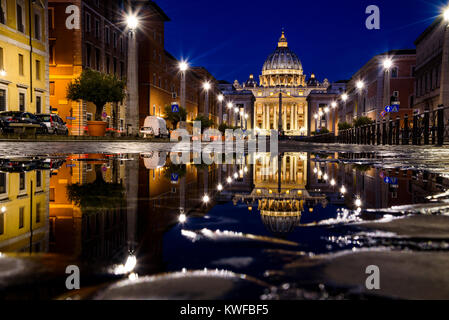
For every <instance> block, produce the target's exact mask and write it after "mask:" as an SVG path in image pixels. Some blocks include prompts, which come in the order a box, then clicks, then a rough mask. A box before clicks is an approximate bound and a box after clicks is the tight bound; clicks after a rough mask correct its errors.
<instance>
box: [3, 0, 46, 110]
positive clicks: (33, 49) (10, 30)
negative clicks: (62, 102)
mask: <svg viewBox="0 0 449 320" xmlns="http://www.w3.org/2000/svg"><path fill="white" fill-rule="evenodd" d="M47 18H48V16H47V1H40V2H39V1H36V2H35V1H26V0H0V111H7V110H12V111H24V112H25V111H26V112H31V113H43V112H49V109H50V107H49V95H48V92H49V87H48V39H47V32H46V30H47V23H48V19H47Z"/></svg>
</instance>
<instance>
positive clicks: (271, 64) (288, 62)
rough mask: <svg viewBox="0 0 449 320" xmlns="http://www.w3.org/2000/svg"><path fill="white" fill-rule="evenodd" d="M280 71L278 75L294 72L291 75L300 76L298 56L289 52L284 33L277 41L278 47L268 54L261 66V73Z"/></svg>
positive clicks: (300, 68)
mask: <svg viewBox="0 0 449 320" xmlns="http://www.w3.org/2000/svg"><path fill="white" fill-rule="evenodd" d="M276 70H279V71H281V72H280V73H286V72H287V73H290V72H289V71H296V72H292V73H297V72H298V73H300V74H302V72H303V69H302V64H301V61H300V60H299V58H298V56H297V55H296V54H295V53H294V52H293V51H292V50H290V48H289V47H288V42H287V39H286V37H285V34H284V32H282V36H281V38H280V39H279V43H278V47H277V48H276V50H275V51H274V52H273V53H272V54H270V55H269V56H268V58H267V60H266V61H265V63H264V65H263V69H262V71H263V72H265V71H276Z"/></svg>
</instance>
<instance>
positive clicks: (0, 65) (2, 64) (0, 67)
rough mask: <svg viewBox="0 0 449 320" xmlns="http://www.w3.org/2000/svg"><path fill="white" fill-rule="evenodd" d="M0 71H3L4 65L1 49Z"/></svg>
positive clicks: (0, 49)
mask: <svg viewBox="0 0 449 320" xmlns="http://www.w3.org/2000/svg"><path fill="white" fill-rule="evenodd" d="M0 70H5V65H4V62H3V48H0Z"/></svg>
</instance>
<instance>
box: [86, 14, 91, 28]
mask: <svg viewBox="0 0 449 320" xmlns="http://www.w3.org/2000/svg"><path fill="white" fill-rule="evenodd" d="M84 29H85V30H86V32H90V31H91V21H90V14H89V13H86V24H85V25H84Z"/></svg>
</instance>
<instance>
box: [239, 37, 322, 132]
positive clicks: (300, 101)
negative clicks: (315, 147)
mask: <svg viewBox="0 0 449 320" xmlns="http://www.w3.org/2000/svg"><path fill="white" fill-rule="evenodd" d="M234 87H235V89H236V90H237V91H238V90H245V91H252V93H253V95H254V97H255V99H256V101H255V103H254V108H253V115H252V122H253V126H254V128H255V129H256V130H258V131H260V132H261V133H262V134H269V132H270V130H272V129H274V130H277V129H279V128H281V129H282V131H283V133H284V134H285V135H289V136H304V135H307V132H308V126H309V121H310V120H309V119H308V116H309V114H308V102H307V97H308V96H309V94H310V93H311V92H312V91H315V92H316V91H319V92H323V93H325V92H327V90H328V88H329V81H328V80H327V79H325V80H324V81H323V82H322V83H320V82H319V81H318V80H317V79H316V78H315V75H313V74H311V76H310V77H309V78H308V79H307V78H306V75H305V74H304V70H303V66H302V63H301V61H300V59H299V58H298V56H297V55H296V54H295V53H294V52H293V51H292V50H291V49H290V48H289V47H288V42H287V38H286V37H285V34H284V32H282V35H281V38H280V39H279V42H278V45H277V47H276V49H275V50H274V52H273V53H272V54H270V55H269V56H268V58H267V59H266V61H265V63H264V65H263V68H262V74H261V75H260V76H259V82H257V81H256V79H255V78H254V76H253V75H250V77H249V79H248V80H247V81H246V82H245V83H243V84H239V83H238V81H235V82H234ZM280 96H281V97H280ZM280 105H281V108H279V106H280ZM280 109H281V111H279V110H280ZM279 112H281V113H282V115H281V117H280V116H279ZM279 121H282V122H281V124H280V123H279Z"/></svg>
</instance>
